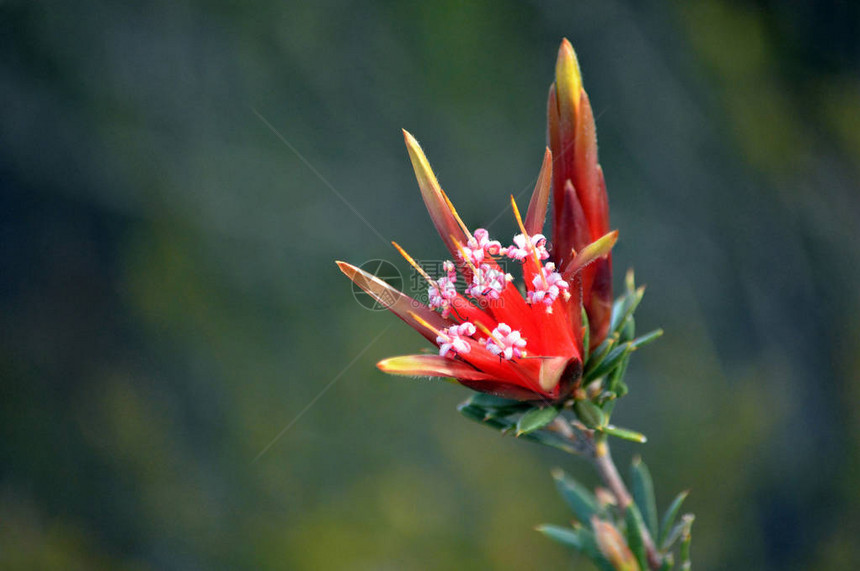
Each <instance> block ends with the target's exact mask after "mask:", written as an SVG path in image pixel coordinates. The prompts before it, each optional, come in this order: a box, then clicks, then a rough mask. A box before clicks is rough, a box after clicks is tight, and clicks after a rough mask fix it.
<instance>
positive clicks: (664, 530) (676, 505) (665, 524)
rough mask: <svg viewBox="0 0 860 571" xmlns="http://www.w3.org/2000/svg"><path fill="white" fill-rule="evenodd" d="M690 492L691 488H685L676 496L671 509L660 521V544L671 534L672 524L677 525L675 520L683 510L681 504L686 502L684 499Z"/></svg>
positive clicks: (670, 505)
mask: <svg viewBox="0 0 860 571" xmlns="http://www.w3.org/2000/svg"><path fill="white" fill-rule="evenodd" d="M689 494H690V490H684V491H683V492H681V493H680V494H678V495H677V496H675V499H674V500H672V503H671V504H669V509H667V510H666V514H665V515H664V516H663V521H662V522H661V523H660V536H659V539H658V542H659V544H660V545H663V542H664V541H665V540H666V537H667V536H668V535H669V531H670V530H671V529H672V526H673V525H675V520H676V519H677V518H678V513H679V512H680V511H681V505H682V504H683V503H684V500H686V499H687V496H688V495H689Z"/></svg>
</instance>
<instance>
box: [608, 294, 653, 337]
mask: <svg viewBox="0 0 860 571" xmlns="http://www.w3.org/2000/svg"><path fill="white" fill-rule="evenodd" d="M644 296H645V288H644V287H640V288H639V289H637V290H636V291H633V292H628V293H627V294H625V295H623V296H621V297H619V298H618V299H617V300H616V301H615V303H614V304H613V306H612V319H611V320H610V322H609V330H610V331H618V329H619V328H620V327H621V326H622V325H624V322H625V321H626V320H627V318H628V317H630V316H631V315H633V312H634V311H636V308H637V307H638V306H639V303H640V302H641V301H642V298H643V297H644Z"/></svg>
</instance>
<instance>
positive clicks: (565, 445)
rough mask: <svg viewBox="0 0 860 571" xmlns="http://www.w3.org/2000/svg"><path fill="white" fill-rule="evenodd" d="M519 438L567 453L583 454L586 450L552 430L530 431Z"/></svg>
mask: <svg viewBox="0 0 860 571" xmlns="http://www.w3.org/2000/svg"><path fill="white" fill-rule="evenodd" d="M520 439H521V440H528V441H529V442H534V443H536V444H543V445H544V446H550V447H552V448H557V449H559V450H563V451H564V452H567V453H568V454H584V453H585V452H587V450H586V449H585V448H578V447H577V446H576V443H575V442H571V441H570V440H567V439H566V438H562V437H561V436H559V435H557V434H554V433H552V432H532V433H530V434H523V435H522V436H520Z"/></svg>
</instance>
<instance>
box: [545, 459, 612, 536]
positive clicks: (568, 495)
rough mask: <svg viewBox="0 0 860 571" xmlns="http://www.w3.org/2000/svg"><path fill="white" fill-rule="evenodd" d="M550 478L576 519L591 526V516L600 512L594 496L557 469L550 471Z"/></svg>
mask: <svg viewBox="0 0 860 571" xmlns="http://www.w3.org/2000/svg"><path fill="white" fill-rule="evenodd" d="M552 477H553V478H554V479H555V486H556V488H557V489H558V492H559V494H561V497H562V498H563V499H564V501H565V502H566V503H567V505H568V506H570V509H571V510H573V513H574V514H576V517H577V519H578V520H579V521H581V522H582V523H583V524H585V525H591V516H593V515H595V514H598V513H599V512H600V508H599V507H598V504H597V499H596V498H595V497H594V495H593V494H592V493H591V492H590V491H588V489H587V488H586V487H585V486H583V485H582V484H580V483H579V482H577V481H576V480H574V479H573V478H571V477H570V476H568V475H567V474H565V473H564V471H562V470H560V469H558V468H556V469H555V470H553V471H552Z"/></svg>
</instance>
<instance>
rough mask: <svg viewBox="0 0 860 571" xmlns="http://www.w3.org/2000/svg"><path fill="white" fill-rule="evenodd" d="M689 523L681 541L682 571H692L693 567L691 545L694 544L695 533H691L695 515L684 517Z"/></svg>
mask: <svg viewBox="0 0 860 571" xmlns="http://www.w3.org/2000/svg"><path fill="white" fill-rule="evenodd" d="M683 519H684V520H686V522H687V527H686V530H685V532H684V536H683V540H682V541H681V550H680V553H679V555H680V556H681V570H682V571H690V568H691V567H692V565H693V564H692V563H691V562H690V544H691V543H692V542H693V533H692V531H691V529H692V527H693V520H694V519H695V518H694V517H693V514H687V515H685V516H684V517H683Z"/></svg>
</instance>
